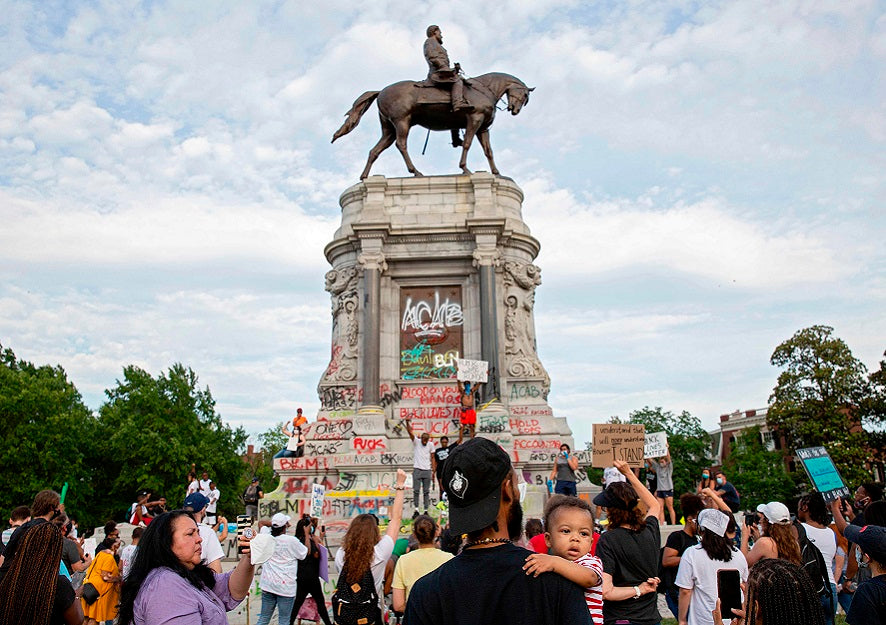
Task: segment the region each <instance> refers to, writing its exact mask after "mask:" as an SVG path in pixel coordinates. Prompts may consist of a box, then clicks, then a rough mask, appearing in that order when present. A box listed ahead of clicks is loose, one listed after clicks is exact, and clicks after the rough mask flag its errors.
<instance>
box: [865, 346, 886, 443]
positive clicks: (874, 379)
mask: <svg viewBox="0 0 886 625" xmlns="http://www.w3.org/2000/svg"><path fill="white" fill-rule="evenodd" d="M883 355H884V356H886V352H883ZM868 380H869V381H870V384H871V395H870V397H869V399H868V402H867V405H866V407H865V408H866V409H865V411H864V412H865V420H866V423H865V425H866V426H867V427H868V428H870V429H875V428H878V427H879V429H880V430H881V431H882V426H883V424H886V360H881V361H880V368H879V369H877V370H876V371H874V372H873V373H871V375H870V376H869V377H868Z"/></svg>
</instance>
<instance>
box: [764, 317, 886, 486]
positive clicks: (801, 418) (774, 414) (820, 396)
mask: <svg viewBox="0 0 886 625" xmlns="http://www.w3.org/2000/svg"><path fill="white" fill-rule="evenodd" d="M833 332H834V329H833V328H831V327H829V326H822V325H816V326H812V327H809V328H804V329H803V330H800V331H798V332H797V333H795V334H794V336H792V337H791V338H790V339H788V340H787V341H785V342H783V343H782V344H781V345H779V346H778V347H776V348H775V351H774V352H773V354H772V358H771V360H770V362H771V363H772V364H773V365H774V366H776V367H779V368H781V369H783V371H782V372H781V373H780V374H779V376H778V382H777V384H776V386H775V388H774V389H773V390H772V395H771V396H770V397H769V403H770V406H769V411H768V414H767V423H768V424H769V426H770V427H772V428H774V429H777V430H778V432H779V433H780V434H782V435H783V436H784V437H785V439H786V441H787V443H788V448H789V449H788V451H790V450H794V449H797V448H802V447H814V446H818V445H822V446H824V447H825V448H826V449H827V450H828V453H829V454H830V456H831V458H832V459H833V461H834V464H835V465H836V466H837V468H838V469H839V471H840V473H841V474H842V476H843V479H844V480H847V481H848V483H849V484H848V485H849V486H850V487H851V486H852V485H853V484H858V483H859V482H862V481H864V480H868V479H870V477H871V476H870V472H869V471H868V470H867V469H866V468H865V461H866V460H867V459H868V458H869V457H870V448H869V446H868V445H869V436H868V434H867V433H866V432H865V430H864V427H863V426H864V425H865V424H868V423H870V421H871V417H873V416H874V415H872V414H871V409H872V406H873V403H872V401H871V398H872V396H873V389H872V386H871V383H870V380H869V379H868V377H867V369H866V368H865V366H864V364H863V363H862V362H861V361H859V360H858V359H857V358H855V357H854V356H853V355H852V351H851V350H850V349H849V347H848V346H847V345H846V343H844V342H843V341H842V340H841V339H839V338H837V337H835V336H834V335H833Z"/></svg>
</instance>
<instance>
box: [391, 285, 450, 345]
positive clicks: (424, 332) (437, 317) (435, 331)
mask: <svg viewBox="0 0 886 625" xmlns="http://www.w3.org/2000/svg"><path fill="white" fill-rule="evenodd" d="M463 323H464V317H463V315H462V310H461V304H460V303H458V302H450V301H449V298H448V297H447V298H446V299H445V300H443V301H442V302H441V301H440V292H439V291H434V304H433V307H431V303H430V302H427V301H425V300H419V301H414V300H413V299H412V297H407V298H406V306H405V307H404V309H403V320H402V322H401V325H400V327H401V329H402V330H404V331H406V332H411V333H412V335H413V336H414V337H415V339H416V340H417V341H420V342H423V343H431V344H434V343H439V342H440V341H441V340H443V339H444V338H445V337H446V330H447V329H448V328H451V327H454V326H460V325H462V324H463Z"/></svg>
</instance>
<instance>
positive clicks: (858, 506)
mask: <svg viewBox="0 0 886 625" xmlns="http://www.w3.org/2000/svg"><path fill="white" fill-rule="evenodd" d="M866 500H867V501H866ZM868 501H870V499H868V498H867V497H865V498H864V499H861V500H859V501H856V502H854V503H853V504H852V507H853V508H855V509H856V510H864V509H865V506H867V505H868V504H867V502H868Z"/></svg>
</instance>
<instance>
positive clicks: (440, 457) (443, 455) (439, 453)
mask: <svg viewBox="0 0 886 625" xmlns="http://www.w3.org/2000/svg"><path fill="white" fill-rule="evenodd" d="M456 447H458V443H453V444H452V445H447V446H446V447H441V448H439V449H436V450H434V459H435V460H436V461H437V479H440V478H441V477H442V476H443V463H444V462H445V461H446V459H447V458H448V457H449V454H451V453H452V450H453V449H455V448H456Z"/></svg>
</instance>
